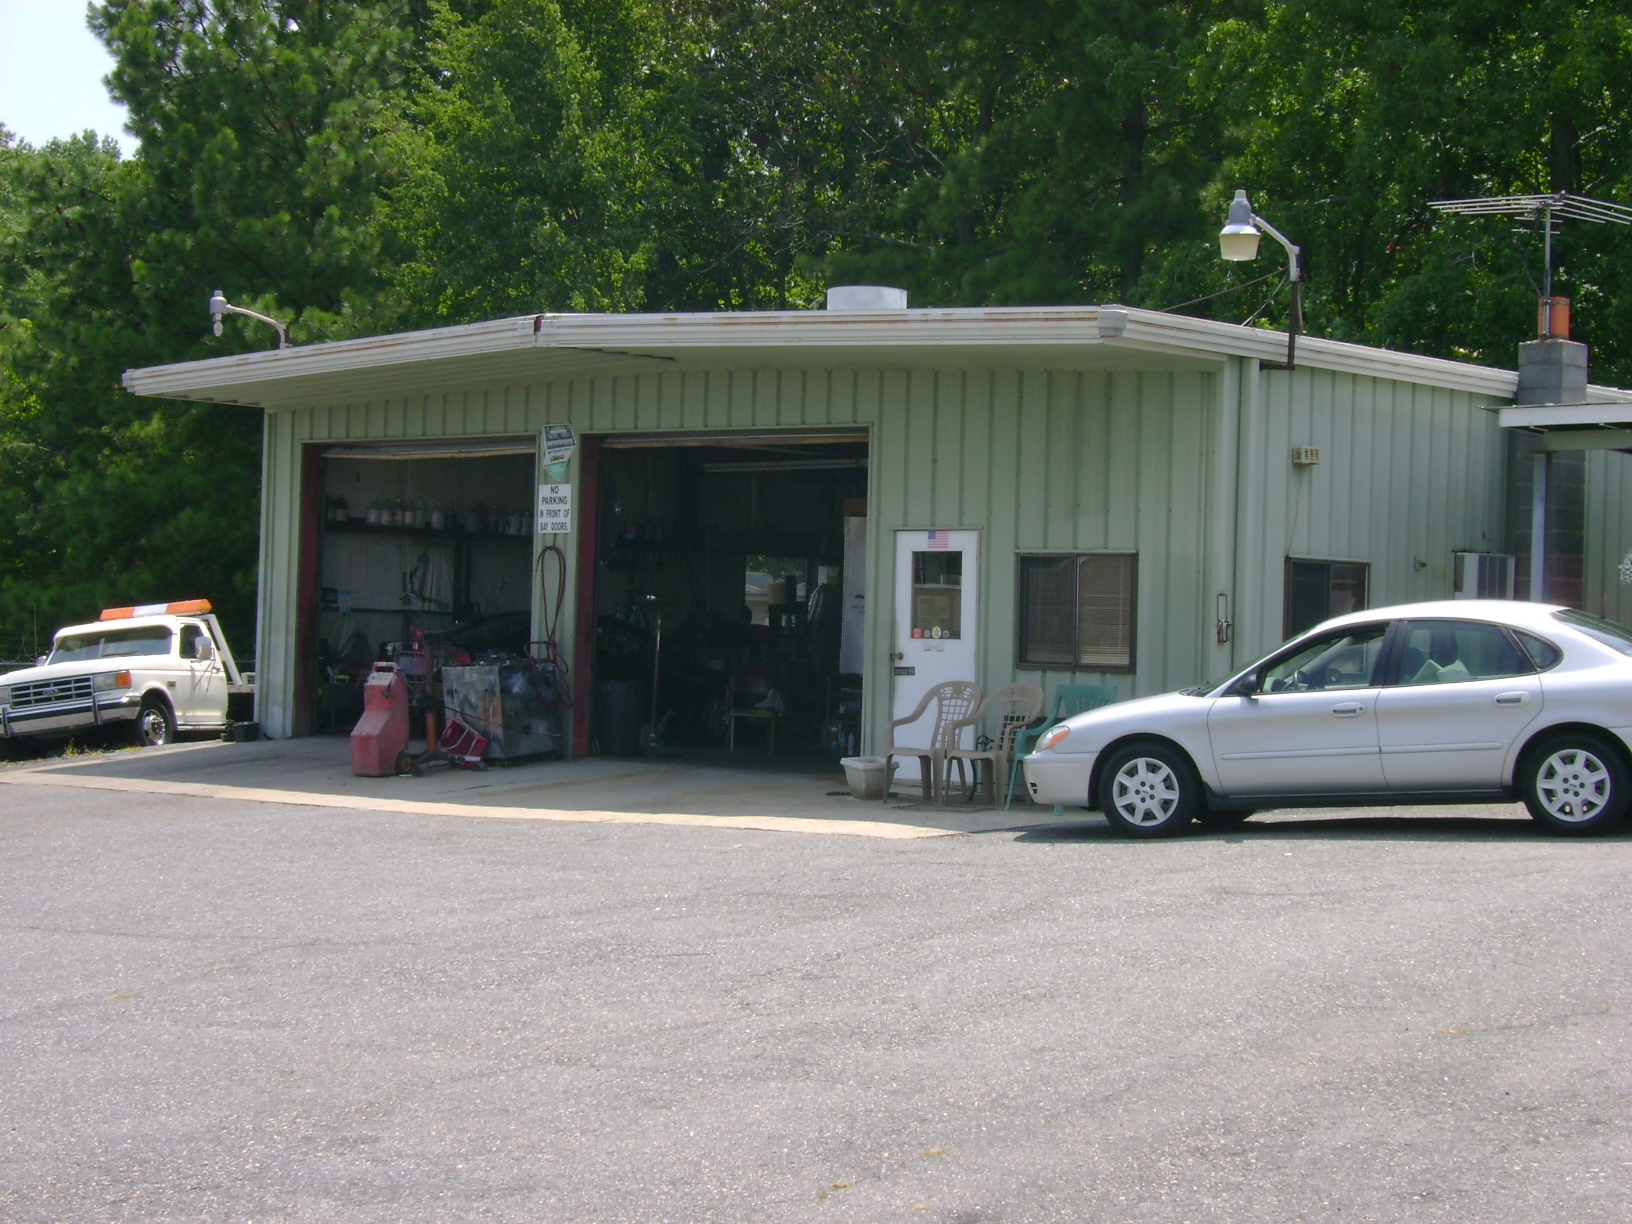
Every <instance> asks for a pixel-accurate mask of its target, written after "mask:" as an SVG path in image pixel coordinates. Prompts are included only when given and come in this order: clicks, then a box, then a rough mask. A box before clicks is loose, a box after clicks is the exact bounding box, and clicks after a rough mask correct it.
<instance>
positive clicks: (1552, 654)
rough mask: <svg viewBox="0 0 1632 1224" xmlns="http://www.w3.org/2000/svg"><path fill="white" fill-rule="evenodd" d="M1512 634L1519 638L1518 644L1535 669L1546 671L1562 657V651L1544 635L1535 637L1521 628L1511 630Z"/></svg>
mask: <svg viewBox="0 0 1632 1224" xmlns="http://www.w3.org/2000/svg"><path fill="white" fill-rule="evenodd" d="M1513 636H1514V637H1516V638H1518V639H1519V645H1520V646H1523V647H1524V649H1525V653H1526V654H1528V655H1529V656H1530V661H1531V662H1532V663H1534V664H1535V665H1536V670H1537V671H1546V670H1547V669H1548V668H1549V667H1552V666H1554V665H1555V664H1556V663H1557V662H1558V661H1559V660H1560V659H1562V658H1563V657H1564V652H1563V651H1562V650H1560V649H1559V648H1558V647H1557V646H1554V645H1553V644H1552V643H1551V642H1549V641H1548V640H1547V639H1546V638H1544V637H1537V636H1536V635H1535V634H1533V633H1527V632H1526V631H1525V630H1523V629H1515V630H1513Z"/></svg>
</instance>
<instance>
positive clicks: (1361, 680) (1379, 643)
mask: <svg viewBox="0 0 1632 1224" xmlns="http://www.w3.org/2000/svg"><path fill="white" fill-rule="evenodd" d="M1387 634H1388V626H1387V625H1386V624H1383V625H1358V626H1356V627H1355V628H1353V629H1345V630H1342V631H1340V632H1337V633H1327V634H1322V635H1321V636H1320V637H1318V638H1316V639H1315V640H1314V641H1312V642H1309V643H1306V644H1305V645H1303V646H1301V647H1299V648H1298V649H1297V650H1296V651H1295V652H1294V653H1292V654H1289V655H1286V656H1284V657H1283V658H1280V659H1278V660H1276V661H1275V662H1273V663H1271V664H1270V665H1269V666H1268V667H1267V668H1265V669H1264V682H1263V687H1262V691H1263V692H1265V693H1309V692H1321V691H1326V690H1330V689H1349V688H1365V687H1367V686H1368V685H1370V684H1371V683H1372V675H1373V673H1374V672H1375V671H1376V670H1377V657H1378V656H1379V655H1380V654H1382V651H1383V638H1384V637H1385V636H1386V635H1387Z"/></svg>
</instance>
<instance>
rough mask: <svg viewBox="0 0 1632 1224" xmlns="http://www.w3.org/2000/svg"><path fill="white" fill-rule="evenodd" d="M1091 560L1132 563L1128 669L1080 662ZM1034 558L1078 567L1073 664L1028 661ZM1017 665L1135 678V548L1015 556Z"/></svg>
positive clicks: (1073, 605)
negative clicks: (1086, 570)
mask: <svg viewBox="0 0 1632 1224" xmlns="http://www.w3.org/2000/svg"><path fill="white" fill-rule="evenodd" d="M1089 557H1128V558H1130V559H1131V561H1132V565H1131V567H1130V573H1129V575H1128V661H1127V663H1126V664H1125V665H1117V666H1113V667H1106V666H1103V665H1096V664H1089V663H1081V662H1078V661H1077V658H1078V656H1080V652H1081V649H1082V621H1081V616H1082V586H1081V575H1082V562H1083V561H1084V560H1086V559H1087V558H1089ZM1032 558H1037V559H1041V560H1059V559H1061V558H1070V559H1072V560H1074V561H1075V562H1076V563H1077V564H1076V566H1075V567H1074V568H1073V570H1072V584H1073V586H1072V595H1071V642H1072V654H1073V658H1072V661H1071V662H1069V663H1037V662H1033V661H1031V660H1029V659H1027V658H1026V647H1027V645H1028V642H1027V641H1026V562H1027V561H1028V560H1030V559H1032ZM1014 665H1015V670H1017V671H1052V672H1078V673H1081V674H1083V675H1089V676H1131V675H1132V674H1134V672H1136V671H1137V670H1138V668H1139V552H1138V550H1137V549H1132V548H1090V549H1084V550H1077V549H1028V550H1026V551H1024V552H1018V551H1017V552H1016V553H1015V554H1014Z"/></svg>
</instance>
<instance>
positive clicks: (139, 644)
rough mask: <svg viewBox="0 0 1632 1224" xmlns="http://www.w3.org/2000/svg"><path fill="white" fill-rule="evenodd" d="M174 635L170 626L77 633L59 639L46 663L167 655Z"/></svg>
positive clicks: (148, 626)
mask: <svg viewBox="0 0 1632 1224" xmlns="http://www.w3.org/2000/svg"><path fill="white" fill-rule="evenodd" d="M171 636H172V635H171V631H170V628H169V627H168V626H167V625H143V626H141V627H139V628H135V629H105V630H99V631H97V632H95V633H75V634H71V635H69V636H66V637H59V638H58V639H57V641H56V644H55V645H54V646H52V648H51V657H50V658H49V659H47V660H46V662H47V663H48V664H50V663H81V662H85V661H87V660H90V659H117V658H123V657H128V656H130V655H167V654H169V653H170V638H171Z"/></svg>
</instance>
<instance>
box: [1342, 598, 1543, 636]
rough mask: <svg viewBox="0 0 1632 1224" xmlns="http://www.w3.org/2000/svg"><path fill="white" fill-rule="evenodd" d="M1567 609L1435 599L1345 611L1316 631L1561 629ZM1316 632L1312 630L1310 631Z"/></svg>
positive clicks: (1513, 602) (1508, 601) (1511, 601)
mask: <svg viewBox="0 0 1632 1224" xmlns="http://www.w3.org/2000/svg"><path fill="white" fill-rule="evenodd" d="M1566 610H1567V609H1566V608H1565V606H1564V605H1563V604H1549V603H1531V602H1529V601H1528V600H1523V599H1435V600H1430V601H1428V602H1426V603H1410V604H1394V605H1393V606H1392V607H1387V608H1367V609H1366V610H1365V611H1364V612H1346V613H1344V614H1343V615H1342V616H1334V617H1332V619H1331V620H1328V621H1322V622H1321V623H1320V624H1319V625H1316V626H1315V628H1316V629H1340V628H1342V627H1343V626H1344V625H1364V624H1371V623H1373V622H1375V621H1380V620H1407V619H1410V620H1425V619H1433V620H1479V621H1494V622H1496V623H1497V624H1501V625H1516V626H1518V627H1519V628H1521V629H1535V630H1538V631H1539V630H1548V629H1554V630H1556V629H1557V628H1558V622H1557V621H1556V620H1554V619H1553V613H1555V612H1563V611H1566ZM1310 632H1313V630H1310Z"/></svg>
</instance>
